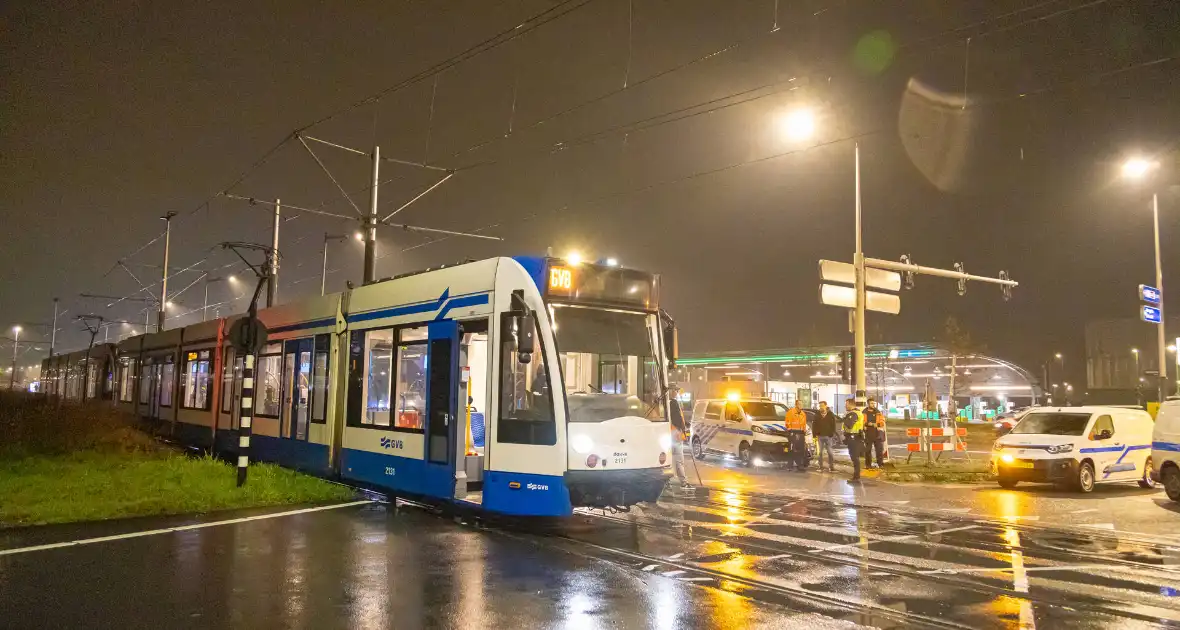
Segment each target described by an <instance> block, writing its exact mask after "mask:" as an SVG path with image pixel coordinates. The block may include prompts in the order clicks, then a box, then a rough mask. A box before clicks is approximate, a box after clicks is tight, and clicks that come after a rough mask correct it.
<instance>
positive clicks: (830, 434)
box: [811, 400, 837, 471]
mask: <svg viewBox="0 0 1180 630" xmlns="http://www.w3.org/2000/svg"><path fill="white" fill-rule="evenodd" d="M836 423H837V422H836V414H834V413H832V410H831V409H828V403H827V401H825V400H821V401H820V402H819V413H818V414H816V416H815V422H814V423H813V424H812V427H811V432H812V433H814V434H815V437H816V438H818V439H819V452H818V453H817V457H819V469H820V470H821V471H822V470H823V469H824V451H827V453H828V470H829V471H831V470H833V466H834V465H835V463H836V458H835V456H834V455H833V454H832V444H834V443H835V442H836Z"/></svg>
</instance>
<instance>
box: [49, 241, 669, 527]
mask: <svg viewBox="0 0 1180 630" xmlns="http://www.w3.org/2000/svg"><path fill="white" fill-rule="evenodd" d="M259 318H260V319H261V320H262V322H263V323H264V324H265V326H266V328H267V330H268V332H269V334H268V339H267V343H266V345H265V346H264V347H263V348H262V349H261V351H259V352H258V353H257V356H256V363H255V379H254V388H255V391H254V397H255V401H254V420H253V427H252V428H253V438H252V442H251V453H250V456H251V459H255V460H262V461H271V462H277V463H279V464H281V465H284V466H289V467H293V468H298V469H301V470H304V471H307V472H311V473H314V474H317V475H322V476H326V477H334V478H339V479H343V480H346V481H350V482H355V483H358V484H363V485H369V486H373V487H376V488H380V489H384V490H387V491H390V492H392V493H393V494H397V495H403V496H412V497H418V498H425V499H431V500H435V501H443V502H455V503H459V504H462V505H465V506H467V507H470V508H473V509H480V510H487V511H491V512H498V513H503V514H513V515H534V516H559V515H567V514H570V513H571V511H572V510H573V508H576V507H580V506H594V507H619V508H625V507H627V506H630V505H633V504H635V503H637V502H642V501H655V500H656V498H657V497H658V496H659V494H660V492H661V490H662V489H663V486H664V483H665V481H666V479H667V477H668V476H669V474H670V461H669V460H670V455H671V454H670V447H671V437H670V436H671V434H670V431H669V425H668V417H669V412H670V409H669V404H670V401H671V398H672V397H671V396H670V395H669V393H668V375H667V370H668V367H669V356H668V355H669V352H672V351H673V348H674V346H675V341H674V339H675V329H674V326H673V324H672V322H671V321H670V320H668V319H667V318H665V317H663V316H662V315H661V311H660V308H659V277H658V276H656V275H653V274H649V273H644V272H641V271H636V270H632V269H625V268H620V267H616V266H606V265H594V264H573V263H572V262H569V261H563V260H560V259H554V258H525V257H521V258H493V259H488V260H481V261H477V262H468V263H463V264H459V265H455V266H450V267H444V268H439V269H433V270H426V271H422V272H417V273H412V274H406V275H403V276H399V277H396V278H393V279H389V280H384V281H380V282H375V283H372V284H369V285H366V286H363V287H359V288H355V289H352V290H349V291H345V292H343V293H337V294H331V295H327V296H323V297H316V298H311V299H307V300H303V301H300V302H296V303H291V304H281V305H278V306H275V307H273V308H269V309H264V310H261V311H259ZM235 319H236V318H226V319H220V320H216V321H209V322H204V323H200V324H194V325H192V326H187V327H184V328H178V329H175V330H166V331H164V332H160V333H154V334H145V335H139V336H136V337H131V338H128V339H125V340H123V341H121V342H119V343H116V344H104V345H101V346H96V347H94V348H92V349H91V350H90V352H89V359H87V352H86V351H82V352H76V353H73V354H68V355H59V356H55V357H52V358H50V359H47V360H46V361H45V363H44V366H43V374H44V377H43V381H44V384H45V389H46V391H47V392H49V393H50V394H51V395H56V396H63V397H66V398H75V399H76V398H81V397H83V396H89V397H97V398H104V399H107V400H110V401H111V402H112V404H115V405H118V406H119V407H121V408H124V409H126V410H128V411H129V412H131V413H134V414H137V415H138V416H139V417H141V418H143V419H146V420H148V421H150V422H151V423H153V424H154V425H155V426H156V427H157V429H158V430H159V431H161V432H164V433H166V434H169V435H171V436H173V437H175V438H176V439H178V440H180V441H183V442H185V443H188V444H192V445H196V446H202V447H206V448H212V449H214V450H216V451H217V452H220V453H225V454H229V455H234V454H235V453H236V451H237V449H238V439H237V429H238V416H239V411H238V408H239V406H240V402H241V388H242V378H241V373H242V367H243V363H244V359H243V357H241V356H236V355H235V351H234V350H233V348H232V346H231V344H230V343H229V342H228V340H227V333H228V331H229V330H230V327H231V325H232V324H233V321H234V320H235ZM86 392H88V394H87V393H86ZM96 394H97V395H96Z"/></svg>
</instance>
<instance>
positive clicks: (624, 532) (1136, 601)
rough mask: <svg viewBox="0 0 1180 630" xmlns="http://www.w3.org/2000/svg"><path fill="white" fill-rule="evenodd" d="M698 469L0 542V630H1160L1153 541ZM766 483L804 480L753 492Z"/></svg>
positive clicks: (1169, 576) (810, 477)
mask: <svg viewBox="0 0 1180 630" xmlns="http://www.w3.org/2000/svg"><path fill="white" fill-rule="evenodd" d="M702 473H704V474H705V475H712V476H714V477H715V482H716V483H717V487H716V488H715V489H714V490H713V491H711V492H709V493H708V495H707V496H701V495H698V496H695V497H686V496H680V497H672V496H667V497H666V498H665V499H664V500H661V502H660V503H659V504H656V505H647V506H642V507H637V508H636V509H634V510H632V511H631V512H630V513H626V514H603V513H590V512H580V513H579V514H577V515H575V516H574V517H572V518H570V519H561V520H545V521H521V520H513V521H483V522H473V521H471V520H470V519H468V518H458V517H455V516H443V515H438V514H435V513H432V512H430V511H427V510H424V509H422V508H420V507H417V506H408V505H403V506H400V507H395V506H391V505H389V504H382V503H373V502H366V503H363V504H355V505H346V506H342V507H328V508H327V509H325V508H324V507H320V508H299V509H292V508H287V509H283V510H255V511H251V512H240V513H222V514H216V515H210V516H205V517H201V518H197V519H193V518H187V517H173V518H162V519H131V520H125V521H112V522H107V523H93V524H84V525H72V526H55V527H47V528H38V529H24V530H8V531H3V532H0V627H14V628H40V627H54V628H59V627H71V628H73V627H82V628H89V627H95V628H98V627H103V628H105V627H120V628H127V627H144V628H147V627H151V628H161V627H167V628H185V627H193V628H198V627H199V628H238V627H250V628H335V627H350V628H351V627H362V628H399V629H400V628H472V627H479V628H501V627H518V628H600V627H612V628H734V629H737V628H853V627H865V626H868V627H880V628H1035V627H1041V628H1058V627H1069V628H1083V629H1085V628H1136V627H1160V626H1173V625H1176V626H1180V597H1178V595H1180V544H1177V545H1176V546H1173V544H1172V543H1171V542H1170V540H1168V539H1167V538H1166V537H1164V536H1162V535H1157V536H1143V535H1137V534H1129V533H1125V532H1119V531H1111V530H1106V529H1104V528H1095V529H1092V530H1085V529H1078V528H1073V529H1067V528H1060V527H1049V526H1046V525H1045V523H1044V522H1043V521H1038V520H1032V519H1022V518H1016V519H1012V520H1007V519H996V518H986V519H981V518H977V517H976V516H975V515H974V514H972V513H959V512H956V511H947V510H931V509H926V508H923V507H914V506H913V505H912V504H910V503H904V502H899V503H896V504H893V505H889V504H878V505H871V504H869V500H868V499H866V498H865V495H866V494H867V493H869V492H872V493H874V494H875V493H877V492H878V490H881V493H880V496H879V497H877V498H880V497H886V496H890V495H889V493H887V492H885V491H884V489H885V487H884V486H883V487H882V488H876V487H875V486H873V485H871V484H864V485H863V486H861V487H856V488H853V490H852V491H851V492H850V493H842V492H828V491H826V490H827V489H830V488H832V487H837V486H834V485H832V484H837V483H842V482H837V481H836V480H830V479H825V477H823V476H821V475H817V474H792V473H785V472H781V471H769V470H768V471H763V470H753V471H747V470H744V469H739V470H728V469H725V468H719V467H710V469H709V470H705V467H702ZM703 476H704V475H703ZM780 478H785V479H789V480H791V483H794V484H796V485H797V486H804V485H806V486H807V488H802V487H795V488H794V489H793V490H792V492H793V493H794V494H792V495H786V496H784V495H781V494H773V493H770V492H768V490H770V489H773V488H770V487H769V486H773V485H774V483H770V482H768V481H767V480H772V481H773V480H776V479H780ZM722 481H727V482H728V485H725V484H723V483H721V482H722ZM755 482H761V483H755ZM781 483H786V482H785V481H782V482H781ZM810 484H814V485H810ZM754 486H759V487H754ZM844 486H845V487H847V484H844ZM812 488H814V489H812ZM858 492H860V493H862V494H860V495H858V494H857V493H858ZM1017 493H1019V491H1017ZM1119 498H1120V497H1107V499H1112V500H1113V499H1119ZM1122 498H1125V497H1122ZM922 500H924V499H922ZM1043 500H1048V499H1043ZM915 502H916V501H915ZM982 505H988V504H986V503H984V504H982ZM1015 505H1017V506H1019V505H1023V504H1020V503H1017V504H1015ZM979 509H980V510H981V515H982V511H983V509H984V508H983V507H980V508H979ZM1174 516H1175V515H1174V514H1172V513H1171V512H1170V511H1166V510H1164V511H1162V512H1160V518H1162V519H1164V520H1170V519H1171V518H1173V517H1174ZM78 541H81V543H82V544H72V543H76V542H78ZM1178 543H1180V541H1178Z"/></svg>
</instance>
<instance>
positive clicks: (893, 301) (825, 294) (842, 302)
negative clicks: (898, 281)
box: [819, 265, 901, 315]
mask: <svg viewBox="0 0 1180 630" xmlns="http://www.w3.org/2000/svg"><path fill="white" fill-rule="evenodd" d="M850 266H851V265H850ZM819 301H820V302H821V303H823V304H827V305H828V306H842V307H844V308H856V289H854V288H852V287H842V286H839V285H836V284H821V285H819ZM865 309H867V310H870V311H877V312H878V313H889V314H890V315H897V314H898V313H900V312H901V298H900V297H898V296H896V295H892V294H890V293H878V292H876V291H865Z"/></svg>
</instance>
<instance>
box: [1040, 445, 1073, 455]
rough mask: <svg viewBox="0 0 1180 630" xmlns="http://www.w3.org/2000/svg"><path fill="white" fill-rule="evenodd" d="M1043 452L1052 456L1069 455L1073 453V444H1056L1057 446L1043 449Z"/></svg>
mask: <svg viewBox="0 0 1180 630" xmlns="http://www.w3.org/2000/svg"><path fill="white" fill-rule="evenodd" d="M1045 451H1046V452H1048V453H1050V454H1053V455H1057V454H1058V453H1071V452H1073V444H1058V445H1057V446H1050V447H1049V448H1047V449H1045Z"/></svg>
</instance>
